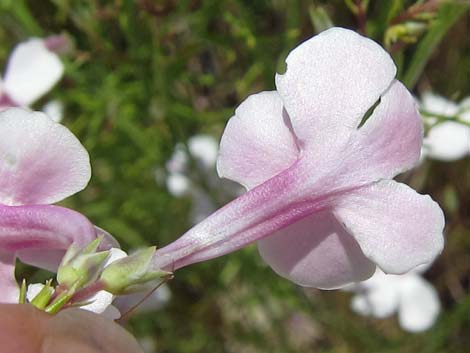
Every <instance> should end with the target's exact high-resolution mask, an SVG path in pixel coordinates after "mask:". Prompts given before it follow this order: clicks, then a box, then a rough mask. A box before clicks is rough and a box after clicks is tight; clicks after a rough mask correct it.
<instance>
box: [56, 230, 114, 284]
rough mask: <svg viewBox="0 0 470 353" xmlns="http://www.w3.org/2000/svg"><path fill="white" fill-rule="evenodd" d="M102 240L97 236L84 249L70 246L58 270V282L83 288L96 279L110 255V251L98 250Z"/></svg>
mask: <svg viewBox="0 0 470 353" xmlns="http://www.w3.org/2000/svg"><path fill="white" fill-rule="evenodd" d="M100 241H101V239H99V238H97V239H95V240H93V241H92V242H91V243H90V244H88V245H87V246H85V247H84V248H82V249H78V248H77V247H75V246H74V245H72V246H70V247H69V249H68V250H67V253H66V254H65V255H64V257H63V259H62V262H61V264H60V266H59V269H58V271H57V282H58V283H59V284H64V285H66V286H67V287H69V288H70V287H71V286H72V285H74V284H76V286H77V287H78V288H82V287H85V286H86V285H88V284H90V283H91V282H93V281H95V280H96V279H97V278H98V276H99V274H100V272H101V270H102V269H103V265H104V263H105V261H106V259H107V258H108V256H109V251H101V252H96V249H97V248H98V246H99V243H100Z"/></svg>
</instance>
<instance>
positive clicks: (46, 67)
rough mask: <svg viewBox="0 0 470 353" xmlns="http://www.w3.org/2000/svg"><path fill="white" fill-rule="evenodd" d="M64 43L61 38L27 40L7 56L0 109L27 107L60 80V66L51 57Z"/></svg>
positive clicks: (58, 61) (56, 57) (55, 56)
mask: <svg viewBox="0 0 470 353" xmlns="http://www.w3.org/2000/svg"><path fill="white" fill-rule="evenodd" d="M66 44H67V40H66V39H65V37H63V36H51V37H48V38H46V39H45V40H42V39H38V38H31V39H29V40H28V41H26V42H23V43H20V44H18V45H17V46H16V47H15V49H14V50H13V52H12V53H11V55H10V57H9V59H8V63H7V66H6V69H5V72H4V75H3V79H2V81H1V85H0V109H4V108H7V107H12V106H29V105H31V104H32V103H33V102H35V101H36V100H37V99H39V98H40V97H41V96H43V95H44V94H46V93H47V92H48V91H49V90H50V89H51V88H52V87H53V86H54V85H55V84H56V83H57V82H58V81H59V79H60V78H61V77H62V74H63V71H64V66H63V65H62V63H61V61H60V59H59V57H58V56H57V54H55V51H56V50H59V49H60V47H61V46H64V45H66Z"/></svg>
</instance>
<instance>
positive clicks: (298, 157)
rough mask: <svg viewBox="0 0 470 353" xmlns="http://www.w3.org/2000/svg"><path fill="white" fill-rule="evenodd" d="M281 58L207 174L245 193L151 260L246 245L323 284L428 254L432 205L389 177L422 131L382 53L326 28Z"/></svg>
mask: <svg viewBox="0 0 470 353" xmlns="http://www.w3.org/2000/svg"><path fill="white" fill-rule="evenodd" d="M286 61H287V71H286V73H285V74H283V75H276V88H277V91H271V92H262V93H259V94H255V95H252V96H250V97H249V98H248V99H247V100H246V101H244V102H243V103H242V104H241V105H240V106H239V107H238V109H237V110H236V112H235V116H234V117H232V118H231V119H230V121H229V122H228V124H227V127H226V129H225V132H224V134H223V136H222V141H221V147H220V153H219V159H218V164H217V166H218V171H219V175H221V176H223V177H226V178H229V179H232V180H235V181H237V182H239V183H241V184H243V185H244V186H245V187H246V188H247V189H248V190H249V191H248V192H247V193H246V194H244V195H243V196H241V197H239V198H237V199H236V200H234V201H233V202H231V203H229V204H228V205H226V206H225V207H223V208H221V209H219V210H218V211H216V212H215V213H214V214H212V215H211V216H209V217H208V218H207V219H206V220H204V221H202V222H201V223H199V224H198V225H196V226H195V227H193V228H192V229H190V230H189V231H188V232H187V233H186V234H184V235H183V236H182V237H181V238H179V239H178V240H176V241H175V242H173V243H171V244H170V245H168V246H166V247H164V248H162V249H160V250H159V251H157V253H156V256H155V261H154V265H155V266H157V267H161V268H163V269H172V268H174V269H178V268H180V267H183V266H186V265H189V264H192V263H196V262H199V261H204V260H208V259H211V258H214V257H218V256H221V255H224V254H227V253H229V252H232V251H235V250H237V249H239V248H241V247H243V246H245V245H247V244H250V243H252V242H255V241H258V247H259V250H260V253H261V256H262V257H263V259H264V260H265V261H266V262H267V263H268V264H269V265H270V266H271V267H272V268H273V270H274V271H276V272H277V273H278V274H280V275H281V276H283V277H286V278H288V279H290V280H291V281H293V282H295V283H297V284H300V285H303V286H312V287H318V288H325V289H331V288H338V287H341V286H343V285H345V284H348V283H351V282H357V281H361V280H364V279H366V278H368V277H370V276H371V275H372V274H373V273H374V271H375V268H376V265H378V266H379V267H380V268H381V269H382V270H383V271H384V272H386V273H394V274H400V273H404V272H406V271H408V270H410V269H412V268H414V267H415V266H417V265H420V264H424V263H429V262H431V261H433V259H434V258H435V257H436V256H437V255H438V254H439V253H440V252H441V251H442V248H443V236H442V231H443V227H444V217H443V213H442V211H441V209H440V208H439V206H438V205H437V204H436V203H435V202H434V201H433V200H432V199H431V198H430V197H429V196H423V195H420V194H418V193H416V192H415V191H414V190H412V189H411V188H409V187H408V186H406V185H404V184H401V183H398V182H395V181H393V180H390V179H391V178H393V177H394V176H395V175H397V174H399V173H401V172H403V171H405V170H407V169H410V168H411V167H412V166H413V165H414V164H415V163H416V162H417V161H418V158H419V154H420V149H421V144H422V136H423V127H422V121H421V117H420V116H419V114H418V112H417V110H416V107H415V103H414V100H413V98H412V96H411V95H410V93H409V92H408V90H407V89H406V88H405V87H404V86H403V85H402V84H401V83H400V82H399V81H397V80H396V79H394V76H395V73H396V67H395V65H394V63H393V61H392V59H391V58H390V56H389V55H388V54H387V53H386V52H385V51H384V50H383V49H382V48H381V47H380V46H379V45H377V44H376V43H375V42H373V41H372V40H369V39H367V38H364V37H362V36H360V35H358V34H357V33H355V32H352V31H350V30H346V29H342V28H332V29H329V30H327V31H325V32H323V33H321V34H319V35H318V36H316V37H314V38H312V39H310V40H308V41H306V42H304V43H303V44H301V45H300V46H298V47H297V48H296V49H294V50H293V51H292V52H291V53H290V54H289V56H288V57H287V60H286ZM377 101H379V103H378V105H377V106H376V107H375V109H374V110H373V113H372V115H371V116H370V118H369V119H368V120H367V121H366V122H365V123H364V124H363V126H361V121H362V119H363V117H364V116H365V114H366V112H367V111H368V110H369V109H370V108H371V107H373V106H374V104H375V103H376V102H377Z"/></svg>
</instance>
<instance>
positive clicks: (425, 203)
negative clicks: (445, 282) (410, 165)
mask: <svg viewBox="0 0 470 353" xmlns="http://www.w3.org/2000/svg"><path fill="white" fill-rule="evenodd" d="M334 214H335V216H336V217H337V219H338V220H339V221H340V222H341V223H342V224H343V226H344V227H345V228H346V229H347V231H348V232H349V233H350V234H352V235H353V236H354V238H355V239H356V240H357V242H358V243H359V245H360V247H361V249H362V251H363V252H364V255H365V256H366V257H368V258H369V259H370V260H371V261H373V262H375V263H376V264H377V265H378V266H379V267H380V268H381V269H382V270H383V271H384V272H385V273H391V274H402V273H405V272H407V271H409V270H411V269H413V268H414V267H416V266H418V265H421V264H425V263H430V262H432V261H433V260H434V259H435V258H436V257H437V256H438V255H439V254H440V253H441V251H442V249H443V246H444V237H443V229H444V214H443V212H442V210H441V209H440V207H439V205H438V204H437V203H436V202H435V201H433V200H432V199H431V197H430V196H428V195H420V194H418V193H417V192H416V191H414V190H413V189H411V188H410V187H408V186H407V185H405V184H402V183H397V182H395V181H393V180H383V181H379V182H376V183H373V184H371V185H368V186H364V187H361V188H358V189H355V190H353V191H350V192H349V193H348V194H344V195H342V197H341V198H338V199H337V200H336V205H335V209H334Z"/></svg>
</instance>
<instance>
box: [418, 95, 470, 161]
mask: <svg viewBox="0 0 470 353" xmlns="http://www.w3.org/2000/svg"><path fill="white" fill-rule="evenodd" d="M420 108H421V111H422V112H423V115H425V116H427V121H428V122H429V123H431V124H435V123H437V122H438V117H439V116H441V117H448V118H452V117H458V118H459V119H460V120H462V121H464V122H466V123H470V97H467V98H466V99H464V100H463V101H462V102H461V103H460V104H456V103H455V102H452V101H450V100H448V99H446V98H444V97H441V96H438V95H436V94H434V93H432V92H426V93H424V94H423V95H422V98H421V104H420ZM433 114H434V115H435V116H433ZM423 145H424V148H423V151H422V156H423V157H427V158H432V159H438V160H442V161H454V160H458V159H461V158H464V157H465V156H468V155H470V127H469V126H465V125H463V124H461V123H458V122H455V121H444V122H442V123H437V125H435V126H433V127H432V128H431V129H430V131H429V132H428V134H427V136H426V137H425V139H424V144H423Z"/></svg>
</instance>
